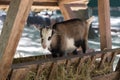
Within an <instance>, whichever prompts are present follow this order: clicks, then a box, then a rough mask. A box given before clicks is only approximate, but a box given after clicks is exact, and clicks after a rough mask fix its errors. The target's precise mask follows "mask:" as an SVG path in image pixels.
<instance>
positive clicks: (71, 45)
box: [66, 38, 76, 53]
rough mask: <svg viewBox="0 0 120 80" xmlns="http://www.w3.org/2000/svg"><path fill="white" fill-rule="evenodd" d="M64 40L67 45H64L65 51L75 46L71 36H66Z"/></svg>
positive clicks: (71, 49)
mask: <svg viewBox="0 0 120 80" xmlns="http://www.w3.org/2000/svg"><path fill="white" fill-rule="evenodd" d="M66 42H67V47H66V50H67V52H68V53H69V52H73V51H74V50H75V49H76V47H75V45H74V39H73V38H66Z"/></svg>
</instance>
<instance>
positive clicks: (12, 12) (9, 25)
mask: <svg viewBox="0 0 120 80" xmlns="http://www.w3.org/2000/svg"><path fill="white" fill-rule="evenodd" d="M32 3H33V0H11V3H10V7H9V10H8V13H7V17H6V20H5V23H4V25H3V29H2V33H1V36H0V80H6V77H7V75H8V73H9V70H10V67H11V64H12V61H13V57H14V54H15V51H16V47H17V45H18V42H19V39H20V37H21V34H22V31H23V28H24V24H25V21H26V19H27V16H28V14H29V11H30V8H31V5H32Z"/></svg>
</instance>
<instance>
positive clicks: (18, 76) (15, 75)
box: [1, 68, 29, 80]
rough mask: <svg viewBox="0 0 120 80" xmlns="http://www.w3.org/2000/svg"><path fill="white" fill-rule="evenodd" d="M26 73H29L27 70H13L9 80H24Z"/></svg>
mask: <svg viewBox="0 0 120 80" xmlns="http://www.w3.org/2000/svg"><path fill="white" fill-rule="evenodd" d="M28 72H29V69H28V68H21V69H15V70H13V72H12V76H11V78H10V80H25V77H26V75H27V74H28ZM1 80H2V79H1Z"/></svg>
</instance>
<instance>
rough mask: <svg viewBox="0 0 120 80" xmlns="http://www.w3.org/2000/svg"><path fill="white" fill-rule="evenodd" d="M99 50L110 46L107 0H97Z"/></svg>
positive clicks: (108, 6)
mask: <svg viewBox="0 0 120 80" xmlns="http://www.w3.org/2000/svg"><path fill="white" fill-rule="evenodd" d="M98 15H99V24H100V25H99V30H100V42H101V45H100V46H101V50H103V49H105V48H107V49H111V48H112V41H111V29H110V5H109V0H98Z"/></svg>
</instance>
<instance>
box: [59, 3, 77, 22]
mask: <svg viewBox="0 0 120 80" xmlns="http://www.w3.org/2000/svg"><path fill="white" fill-rule="evenodd" d="M58 4H59V8H60V10H61V12H62V14H63V16H64V19H65V20H68V19H72V18H75V17H76V16H75V14H74V12H73V11H72V10H71V8H70V6H69V4H61V3H58Z"/></svg>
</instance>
